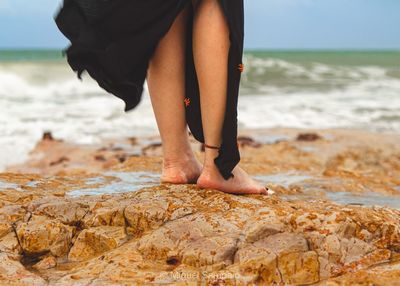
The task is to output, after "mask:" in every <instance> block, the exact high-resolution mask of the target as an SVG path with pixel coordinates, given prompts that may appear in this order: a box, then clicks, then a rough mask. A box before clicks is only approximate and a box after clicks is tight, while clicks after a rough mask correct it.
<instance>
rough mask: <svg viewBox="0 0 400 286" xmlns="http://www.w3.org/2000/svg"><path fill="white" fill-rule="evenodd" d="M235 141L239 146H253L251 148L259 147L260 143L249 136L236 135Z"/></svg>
mask: <svg viewBox="0 0 400 286" xmlns="http://www.w3.org/2000/svg"><path fill="white" fill-rule="evenodd" d="M237 143H238V145H239V147H245V146H248V147H253V148H258V147H261V145H262V144H261V143H259V142H257V141H255V140H254V139H253V138H251V137H249V136H238V138H237Z"/></svg>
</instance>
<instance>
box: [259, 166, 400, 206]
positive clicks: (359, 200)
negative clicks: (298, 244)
mask: <svg viewBox="0 0 400 286" xmlns="http://www.w3.org/2000/svg"><path fill="white" fill-rule="evenodd" d="M254 177H255V178H256V179H258V180H259V181H261V182H263V183H265V184H271V183H272V184H276V185H280V186H282V187H284V188H289V187H290V185H293V184H300V185H301V186H302V191H303V192H304V193H303V194H279V196H280V197H281V198H284V199H286V200H304V201H315V200H319V199H327V200H330V201H332V202H335V203H338V204H341V205H363V206H368V207H372V206H381V207H390V208H394V209H400V196H389V195H384V194H380V193H374V192H371V191H365V192H362V193H354V192H351V191H349V192H346V191H340V192H337V191H328V190H326V189H324V188H321V187H318V184H320V183H321V182H324V181H326V182H325V184H326V185H329V182H331V183H333V182H334V181H335V180H336V179H333V180H332V179H329V180H328V179H326V180H324V179H321V178H315V177H313V176H310V175H307V174H302V173H295V172H293V173H292V172H288V173H278V174H273V175H259V176H254ZM339 180H340V179H339ZM305 181H307V183H306V182H305ZM314 183H315V184H314ZM336 183H337V181H336ZM396 189H397V187H396ZM399 190H400V187H399Z"/></svg>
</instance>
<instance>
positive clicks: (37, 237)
mask: <svg viewBox="0 0 400 286" xmlns="http://www.w3.org/2000/svg"><path fill="white" fill-rule="evenodd" d="M17 234H18V237H19V241H20V243H21V246H22V248H23V250H24V251H25V252H27V253H30V254H41V253H46V252H50V253H51V254H52V255H54V256H56V257H60V256H64V255H66V254H67V253H68V251H69V247H70V244H71V240H72V237H73V234H74V227H70V226H67V225H64V224H62V223H61V222H60V221H58V220H50V219H47V218H46V217H36V216H35V217H33V218H32V219H31V220H30V221H29V222H27V223H23V224H21V225H20V226H19V227H18V230H17Z"/></svg>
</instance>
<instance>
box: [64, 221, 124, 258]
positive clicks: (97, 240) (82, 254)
mask: <svg viewBox="0 0 400 286" xmlns="http://www.w3.org/2000/svg"><path fill="white" fill-rule="evenodd" d="M126 240H127V235H126V233H125V228H123V227H115V226H99V227H93V228H90V229H85V230H83V231H82V232H81V233H80V234H79V236H78V238H77V239H76V241H75V243H74V245H73V247H72V248H71V251H70V252H69V254H68V259H69V260H71V261H84V260H88V259H90V258H92V257H95V256H97V255H99V254H101V253H104V252H106V251H109V250H111V249H114V248H116V247H118V246H120V245H121V244H123V243H124V242H126Z"/></svg>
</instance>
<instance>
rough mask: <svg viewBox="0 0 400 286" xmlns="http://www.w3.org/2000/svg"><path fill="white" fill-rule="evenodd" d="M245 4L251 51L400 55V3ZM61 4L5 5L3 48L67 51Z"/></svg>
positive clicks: (250, 0)
mask: <svg viewBox="0 0 400 286" xmlns="http://www.w3.org/2000/svg"><path fill="white" fill-rule="evenodd" d="M166 1H167V0H166ZM244 1H245V9H246V15H245V21H246V26H245V28H246V31H245V46H246V48H247V49H258V48H268V49H279V48H283V49H400V1H399V0H244ZM60 3H61V0H0V48H62V47H64V46H66V45H67V44H68V42H67V41H66V39H65V38H64V37H63V36H62V35H61V34H60V32H59V31H58V30H57V27H56V26H55V24H54V21H53V16H54V14H55V12H56V10H57V7H58V6H59V5H60Z"/></svg>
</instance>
